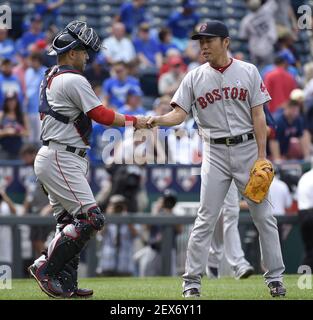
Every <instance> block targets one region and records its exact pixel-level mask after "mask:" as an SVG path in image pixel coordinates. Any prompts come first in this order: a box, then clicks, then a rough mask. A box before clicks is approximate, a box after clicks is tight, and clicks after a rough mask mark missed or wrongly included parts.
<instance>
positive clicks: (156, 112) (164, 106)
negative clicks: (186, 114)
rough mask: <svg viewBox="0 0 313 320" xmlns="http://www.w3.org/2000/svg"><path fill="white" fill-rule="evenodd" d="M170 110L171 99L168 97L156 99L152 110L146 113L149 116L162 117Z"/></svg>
mask: <svg viewBox="0 0 313 320" xmlns="http://www.w3.org/2000/svg"><path fill="white" fill-rule="evenodd" d="M171 110H172V108H171V97H170V96H168V95H164V96H161V97H160V98H157V99H156V100H155V101H154V103H153V110H151V111H148V112H147V115H149V116H162V115H164V114H167V113H168V112H170V111H171Z"/></svg>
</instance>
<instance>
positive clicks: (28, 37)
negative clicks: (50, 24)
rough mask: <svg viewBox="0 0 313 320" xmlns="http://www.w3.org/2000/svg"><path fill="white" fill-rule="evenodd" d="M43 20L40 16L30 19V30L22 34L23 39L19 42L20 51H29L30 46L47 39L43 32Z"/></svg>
mask: <svg viewBox="0 0 313 320" xmlns="http://www.w3.org/2000/svg"><path fill="white" fill-rule="evenodd" d="M42 23H43V22H42V18H41V16H40V15H38V14H37V15H33V16H32V17H31V19H30V28H29V30H28V31H26V32H24V33H23V34H22V37H21V38H20V39H19V40H18V48H19V49H23V48H24V49H28V46H29V45H31V44H32V43H34V42H36V41H37V40H42V39H44V38H45V34H44V32H43V31H42V30H43V29H42V26H43V24H42Z"/></svg>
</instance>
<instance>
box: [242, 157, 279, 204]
mask: <svg viewBox="0 0 313 320" xmlns="http://www.w3.org/2000/svg"><path fill="white" fill-rule="evenodd" d="M273 178H274V169H273V165H272V163H271V162H270V161H268V160H257V161H255V163H254V165H253V167H252V169H251V171H250V178H249V181H248V183H247V185H246V188H245V191H244V195H245V196H246V197H247V198H249V199H250V200H252V201H254V202H256V203H261V202H262V201H263V200H264V198H265V196H266V194H267V192H268V189H269V187H270V185H271V183H272V181H273Z"/></svg>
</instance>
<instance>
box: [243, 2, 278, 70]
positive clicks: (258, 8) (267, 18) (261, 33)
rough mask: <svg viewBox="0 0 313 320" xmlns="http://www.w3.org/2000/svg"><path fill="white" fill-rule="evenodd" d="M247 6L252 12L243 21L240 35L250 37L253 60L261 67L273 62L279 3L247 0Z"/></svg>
mask: <svg viewBox="0 0 313 320" xmlns="http://www.w3.org/2000/svg"><path fill="white" fill-rule="evenodd" d="M247 6H248V8H249V9H250V10H251V12H250V13H248V14H247V15H246V16H245V17H244V18H243V20H242V21H241V24H240V31H239V37H240V38H242V39H248V42H249V51H250V57H251V61H252V63H253V64H256V65H257V66H259V67H261V66H264V65H266V64H270V63H272V62H273V53H274V44H275V43H276V41H277V32H276V25H275V19H274V15H275V12H276V10H277V3H276V1H275V0H269V1H267V2H266V3H264V4H263V5H262V2H261V0H247Z"/></svg>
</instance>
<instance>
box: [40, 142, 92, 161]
mask: <svg viewBox="0 0 313 320" xmlns="http://www.w3.org/2000/svg"><path fill="white" fill-rule="evenodd" d="M49 143H50V140H43V141H42V144H43V145H44V146H49ZM64 147H65V149H64V150H65V151H68V152H72V153H75V154H77V155H79V156H80V157H82V158H85V156H86V154H87V152H86V150H83V149H82V150H79V148H75V147H71V146H64ZM77 150H79V151H78V152H76V151H77Z"/></svg>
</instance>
